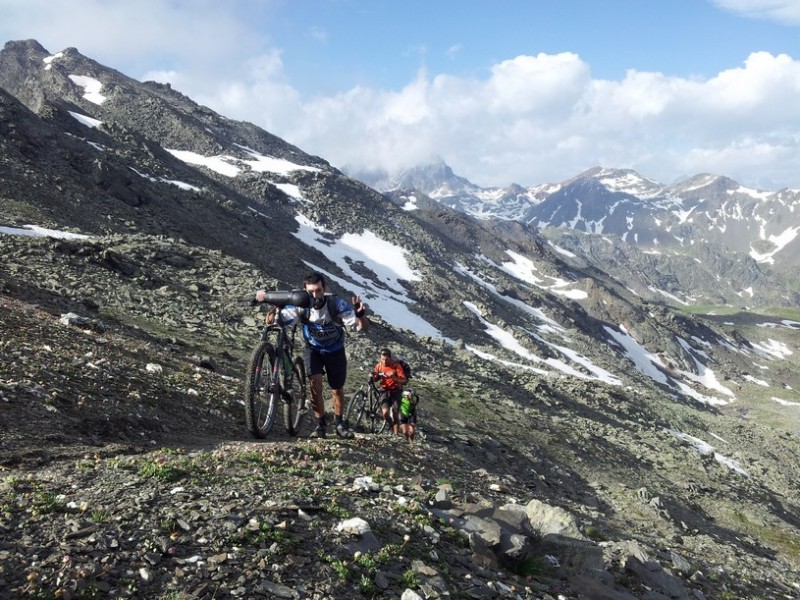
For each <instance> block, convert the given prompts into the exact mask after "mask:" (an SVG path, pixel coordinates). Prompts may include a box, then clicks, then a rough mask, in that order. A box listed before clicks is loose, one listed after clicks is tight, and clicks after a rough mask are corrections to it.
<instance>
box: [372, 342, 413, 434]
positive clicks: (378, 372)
mask: <svg viewBox="0 0 800 600" xmlns="http://www.w3.org/2000/svg"><path fill="white" fill-rule="evenodd" d="M372 380H373V381H380V388H381V390H382V391H383V392H384V394H383V398H382V399H381V413H382V414H383V418H384V420H385V421H386V427H387V430H389V431H391V432H393V433H394V434H395V435H397V433H398V431H397V430H398V425H399V423H398V421H397V420H396V419H395V418H394V417H392V415H391V411H390V410H389V409H390V408H391V407H392V406H393V405H394V407H395V414H397V412H399V407H400V396H401V394H402V393H403V386H404V385H405V384H406V382H407V381H408V378H407V377H406V374H405V371H404V370H403V365H401V364H400V361H398V360H394V359H393V358H392V351H391V350H389V348H383V349H382V350H381V356H380V360H379V361H378V362H377V363H375V366H374V367H373V369H372Z"/></svg>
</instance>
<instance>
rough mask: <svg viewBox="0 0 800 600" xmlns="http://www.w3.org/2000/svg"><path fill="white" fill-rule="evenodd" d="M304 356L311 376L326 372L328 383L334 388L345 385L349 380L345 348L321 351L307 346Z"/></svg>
mask: <svg viewBox="0 0 800 600" xmlns="http://www.w3.org/2000/svg"><path fill="white" fill-rule="evenodd" d="M303 358H304V359H305V363H306V373H307V374H308V376H309V377H311V376H312V375H321V374H323V373H324V374H326V375H327V376H328V385H329V386H330V388H331V389H332V390H338V389H340V388H343V387H344V384H345V381H346V380H347V355H346V354H345V352H344V348H340V349H339V350H335V351H333V352H320V351H319V350H315V349H314V348H312V347H311V346H306V348H305V352H304V356H303Z"/></svg>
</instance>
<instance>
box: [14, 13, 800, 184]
mask: <svg viewBox="0 0 800 600" xmlns="http://www.w3.org/2000/svg"><path fill="white" fill-rule="evenodd" d="M0 14H2V17H3V18H2V20H0V39H1V40H3V41H7V40H19V39H36V40H38V41H39V42H40V43H41V44H42V45H43V46H44V47H45V48H47V49H48V50H49V51H51V52H53V53H55V52H58V51H60V50H63V49H65V48H67V47H71V46H73V47H76V48H78V50H80V51H81V52H82V53H83V54H85V55H87V56H89V57H90V58H93V59H95V60H97V61H98V62H100V63H102V64H105V65H106V66H109V67H112V68H115V69H117V70H119V71H121V72H123V73H125V74H126V75H129V76H131V77H134V78H136V79H139V80H145V79H156V80H159V81H169V82H170V83H172V85H173V86H174V87H175V88H176V89H178V90H179V91H181V92H183V93H184V94H186V95H188V96H190V97H191V98H192V99H194V100H196V101H198V102H200V103H201V104H204V105H206V106H209V107H210V108H212V109H214V110H216V111H217V112H220V113H221V114H223V115H225V116H227V117H230V118H234V119H241V120H246V121H250V122H252V123H255V124H257V125H259V126H261V127H263V128H264V129H267V130H268V131H270V132H272V133H274V134H276V135H279V136H281V137H283V138H284V139H286V140H288V141H289V142H291V143H293V144H296V145H297V146H299V147H300V148H301V149H303V150H305V151H307V152H309V153H312V154H316V155H319V156H322V157H323V158H325V159H326V160H328V161H329V162H331V163H332V164H333V165H334V166H337V167H340V168H344V167H347V168H365V169H366V168H369V169H376V168H383V169H388V170H395V169H400V168H404V167H409V166H413V165H414V164H417V163H420V162H425V161H429V160H433V159H436V158H441V159H442V160H444V161H445V162H447V163H448V164H449V165H450V166H452V167H453V169H454V170H455V171H456V173H457V174H459V175H461V176H464V177H466V178H468V179H470V180H471V181H473V182H475V183H477V184H479V185H483V186H505V185H508V184H510V183H512V182H513V183H519V184H521V185H536V184H540V183H551V182H558V181H562V180H564V179H566V178H569V177H572V176H574V175H576V174H578V173H579V172H581V171H583V170H585V169H588V168H591V167H593V166H597V165H599V166H604V167H617V168H633V169H636V170H637V171H638V172H639V173H640V174H642V175H644V176H646V177H650V178H652V179H656V180H658V181H661V182H663V183H671V182H672V181H675V180H676V179H679V178H681V177H685V176H690V175H694V174H697V173H701V172H710V173H717V174H721V175H727V176H730V177H732V178H734V179H736V180H737V181H739V182H741V183H743V184H745V185H748V186H751V187H758V188H762V189H778V188H780V187H786V186H789V187H793V188H798V189H800V0H560V1H558V2H555V1H552V0H494V1H489V0H484V1H479V0H460V1H459V2H445V1H443V0H427V1H419V0H404V1H402V2H400V1H395V0H316V1H312V0H249V1H244V0H242V1H237V0H228V1H222V0H191V1H190V0H170V1H166V0H139V1H138V2H136V3H133V2H129V1H127V0H73V1H71V2H52V1H50V0H0Z"/></svg>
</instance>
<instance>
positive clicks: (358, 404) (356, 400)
mask: <svg viewBox="0 0 800 600" xmlns="http://www.w3.org/2000/svg"><path fill="white" fill-rule="evenodd" d="M366 404H367V394H366V393H365V392H364V390H358V391H357V392H356V393H355V394H353V397H352V398H351V399H350V404H348V405H347V414H345V419H347V423H348V424H349V425H350V427H352V428H353V429H354V430H355V431H361V428H362V427H363V422H364V414H365V412H366V411H365V409H366Z"/></svg>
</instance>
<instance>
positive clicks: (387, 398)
mask: <svg viewBox="0 0 800 600" xmlns="http://www.w3.org/2000/svg"><path fill="white" fill-rule="evenodd" d="M402 396H403V390H383V394H382V395H381V406H391V405H392V404H397V405H398V406H400V398H402Z"/></svg>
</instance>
